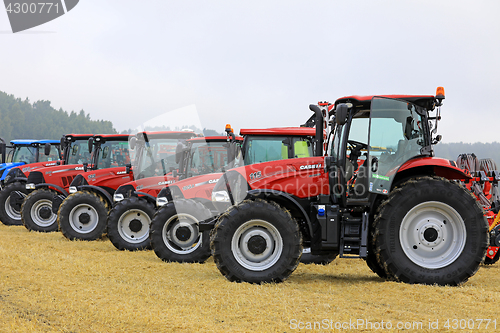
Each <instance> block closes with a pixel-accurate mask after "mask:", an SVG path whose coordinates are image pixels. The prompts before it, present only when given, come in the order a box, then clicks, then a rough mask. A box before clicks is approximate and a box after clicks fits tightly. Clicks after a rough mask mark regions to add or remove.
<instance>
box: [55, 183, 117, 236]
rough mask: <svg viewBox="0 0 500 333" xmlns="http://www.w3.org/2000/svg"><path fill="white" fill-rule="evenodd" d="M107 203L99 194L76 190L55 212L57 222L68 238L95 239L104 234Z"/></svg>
mask: <svg viewBox="0 0 500 333" xmlns="http://www.w3.org/2000/svg"><path fill="white" fill-rule="evenodd" d="M108 207H109V205H108V203H107V201H106V200H104V199H103V198H101V197H100V196H99V195H97V194H95V193H92V192H88V191H78V192H76V193H73V194H71V195H69V196H68V197H67V198H66V199H64V201H63V203H62V204H61V206H59V211H58V213H57V223H58V224H59V229H61V232H62V233H63V235H64V236H65V237H66V238H68V239H70V240H77V239H81V240H87V241H91V240H96V239H99V238H101V237H103V236H104V234H105V232H106V222H107V217H108Z"/></svg>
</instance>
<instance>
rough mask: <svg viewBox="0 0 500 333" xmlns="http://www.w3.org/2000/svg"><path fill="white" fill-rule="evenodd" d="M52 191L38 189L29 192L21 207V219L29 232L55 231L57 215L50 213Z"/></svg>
mask: <svg viewBox="0 0 500 333" xmlns="http://www.w3.org/2000/svg"><path fill="white" fill-rule="evenodd" d="M54 193H55V192H54V191H50V190H46V189H40V190H36V191H33V192H31V193H30V194H29V195H28V196H27V197H26V199H25V200H24V202H23V205H22V206H21V218H22V221H23V224H24V226H25V227H26V229H28V230H29V231H40V232H52V231H57V229H58V225H57V215H56V214H54V213H53V212H52V197H53V196H54Z"/></svg>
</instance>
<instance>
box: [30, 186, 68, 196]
mask: <svg viewBox="0 0 500 333" xmlns="http://www.w3.org/2000/svg"><path fill="white" fill-rule="evenodd" d="M41 188H49V189H51V188H53V189H55V190H56V191H57V192H59V193H60V194H62V195H64V196H65V197H67V196H68V192H67V191H66V190H65V189H63V188H62V187H61V186H58V185H54V184H49V183H41V184H37V185H35V189H36V190H38V189H41Z"/></svg>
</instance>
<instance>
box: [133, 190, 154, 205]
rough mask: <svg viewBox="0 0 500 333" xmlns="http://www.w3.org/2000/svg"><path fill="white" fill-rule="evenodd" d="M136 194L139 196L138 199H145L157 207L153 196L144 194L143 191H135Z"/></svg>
mask: <svg viewBox="0 0 500 333" xmlns="http://www.w3.org/2000/svg"><path fill="white" fill-rule="evenodd" d="M134 194H135V195H137V196H138V197H143V198H145V199H146V200H147V201H148V202H151V203H153V204H154V205H155V206H156V198H155V197H154V196H152V195H151V194H149V193H144V192H141V191H134Z"/></svg>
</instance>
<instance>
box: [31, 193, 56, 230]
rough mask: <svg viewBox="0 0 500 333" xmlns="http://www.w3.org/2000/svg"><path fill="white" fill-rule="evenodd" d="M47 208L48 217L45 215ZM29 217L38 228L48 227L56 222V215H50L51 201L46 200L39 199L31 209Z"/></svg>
mask: <svg viewBox="0 0 500 333" xmlns="http://www.w3.org/2000/svg"><path fill="white" fill-rule="evenodd" d="M47 208H48V209H49V211H50V216H48V217H45V216H46V215H47V212H48V211H47ZM30 216H31V220H32V221H33V223H35V224H36V225H38V226H40V227H48V226H51V225H52V224H54V223H55V222H56V220H57V215H56V214H54V213H52V201H50V200H48V199H41V200H38V201H37V202H35V204H34V205H33V206H32V207H31V210H30Z"/></svg>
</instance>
